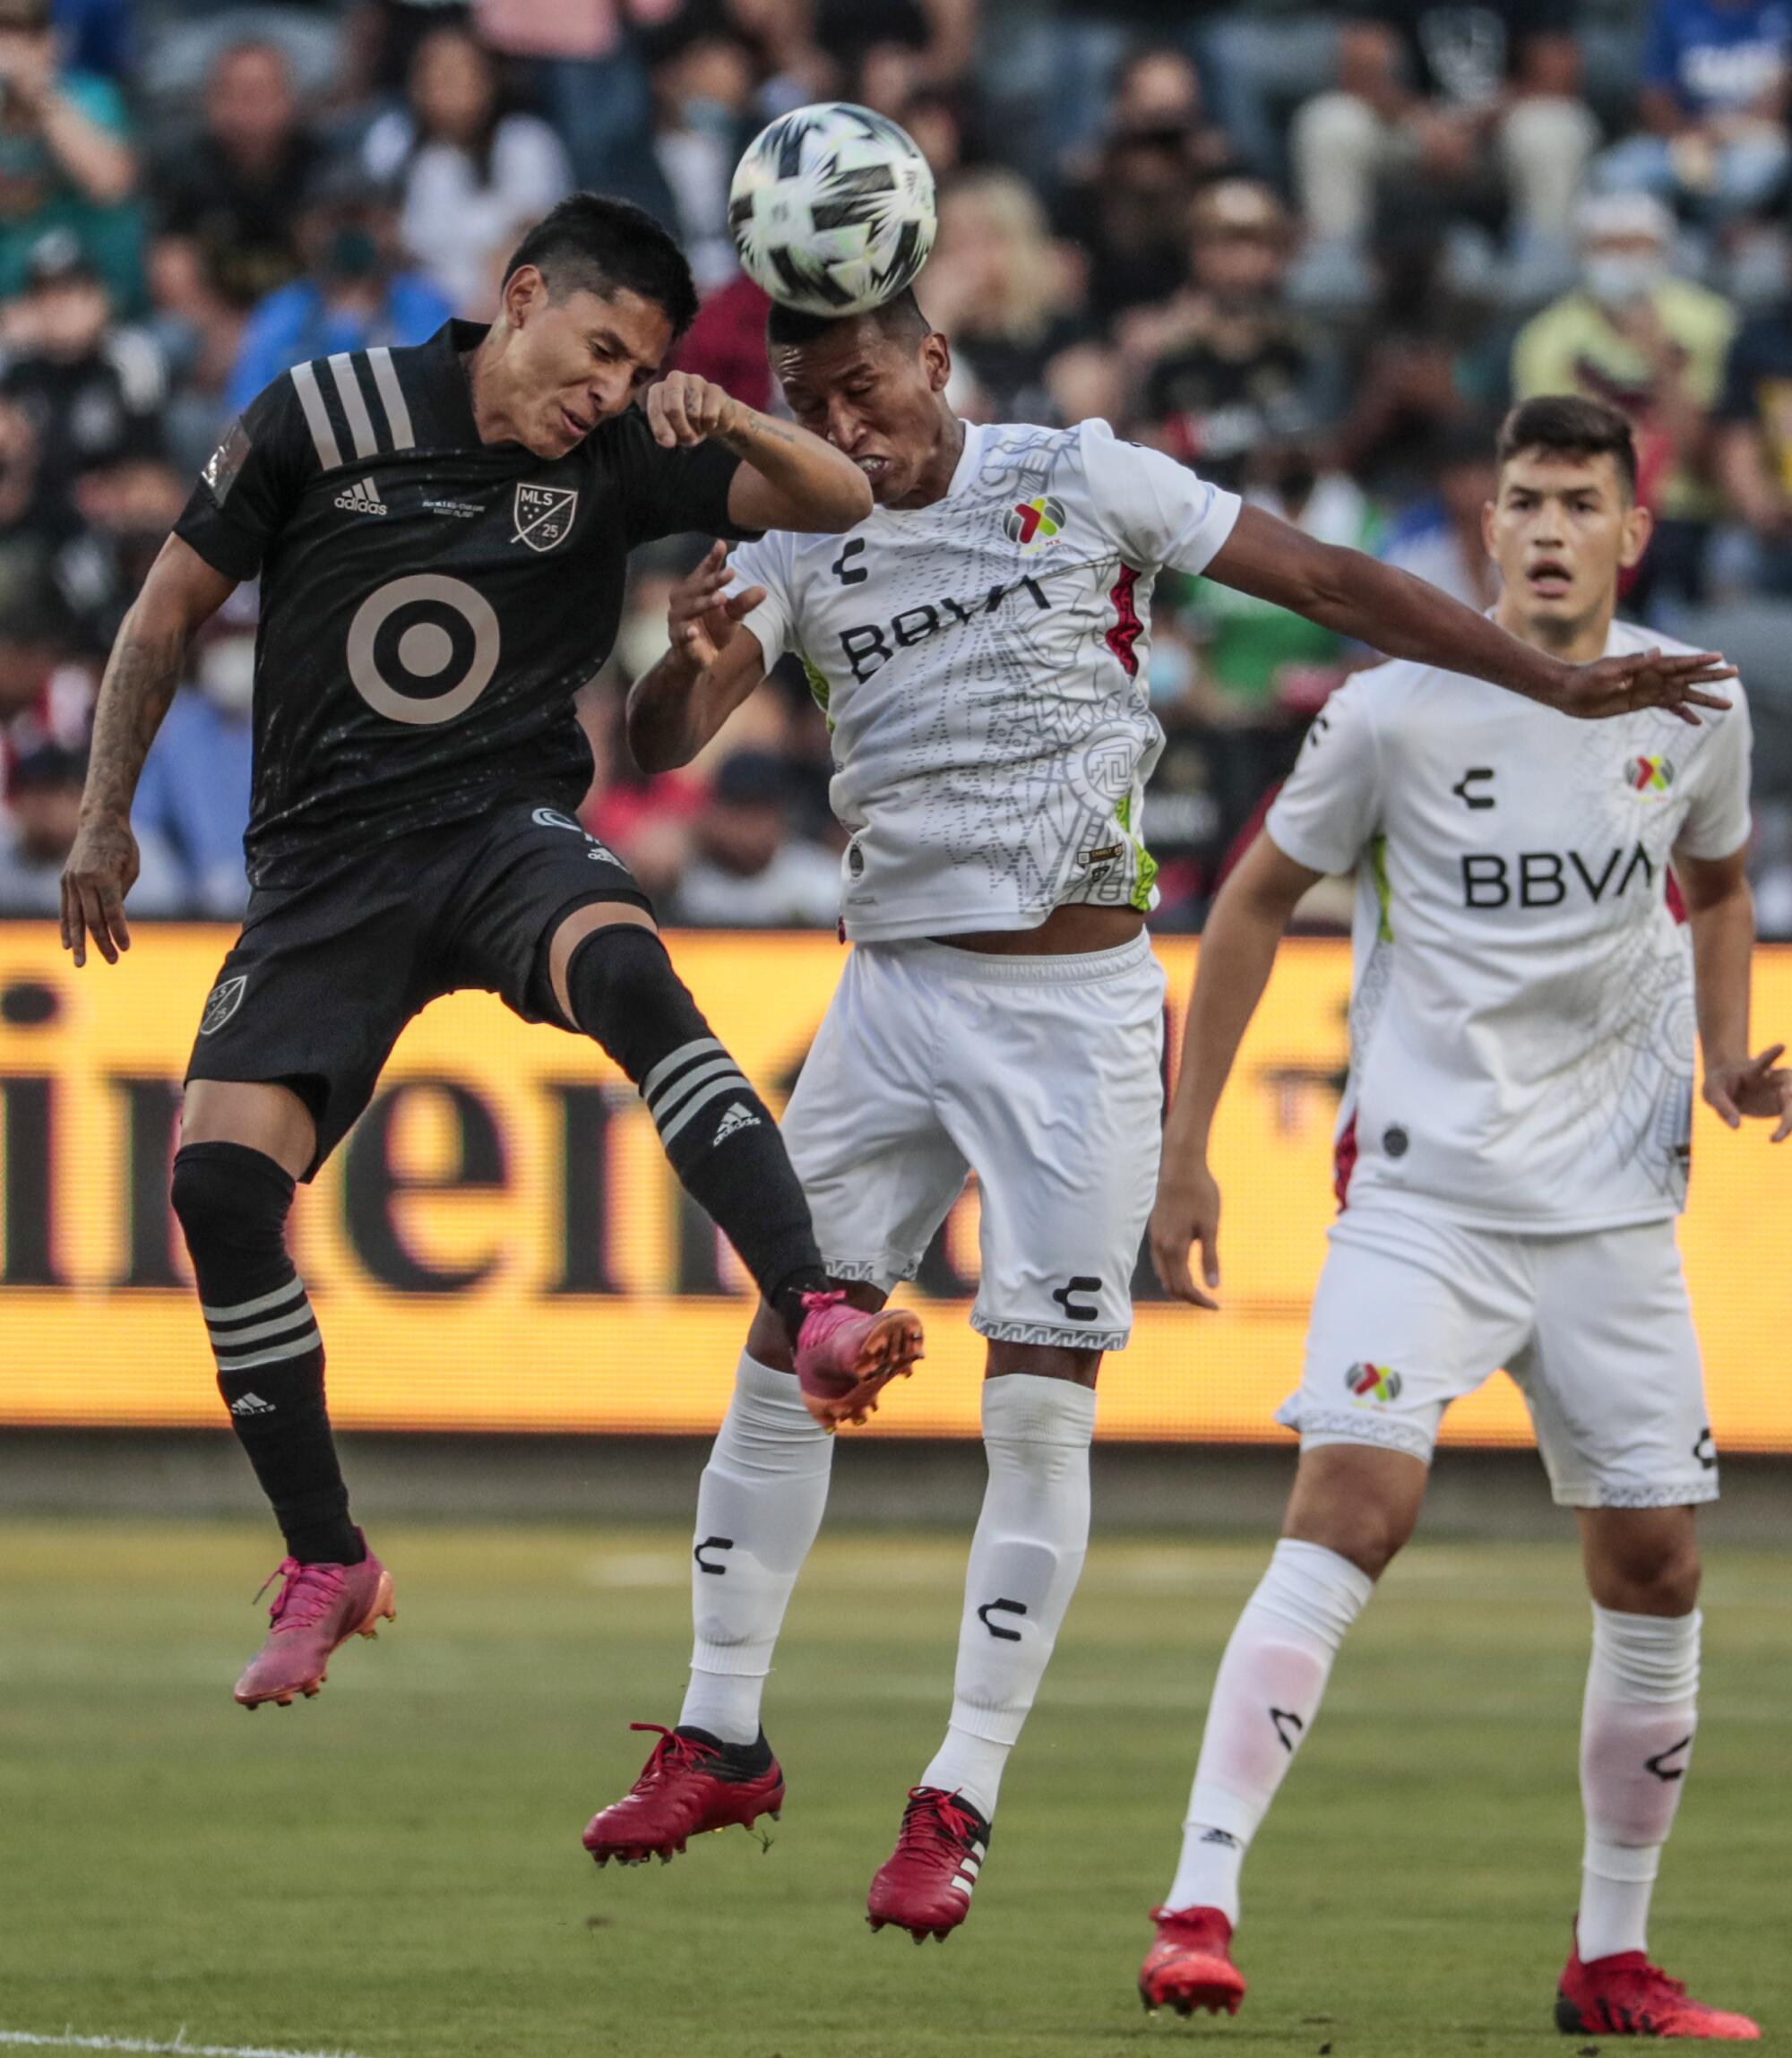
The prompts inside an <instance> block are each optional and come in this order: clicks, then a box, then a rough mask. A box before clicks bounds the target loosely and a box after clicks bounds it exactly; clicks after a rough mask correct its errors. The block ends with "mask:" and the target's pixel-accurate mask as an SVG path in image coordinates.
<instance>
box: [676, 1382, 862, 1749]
mask: <svg viewBox="0 0 1792 2058" xmlns="http://www.w3.org/2000/svg"><path fill="white" fill-rule="evenodd" d="M833 1455H834V1440H833V1438H832V1437H831V1436H830V1435H829V1434H828V1433H827V1431H826V1430H825V1429H823V1427H822V1425H820V1424H819V1423H818V1422H817V1421H816V1420H815V1419H814V1416H812V1415H811V1414H810V1413H809V1411H808V1409H807V1408H806V1407H805V1406H804V1405H803V1396H802V1392H801V1391H800V1389H799V1388H798V1387H797V1381H796V1377H795V1375H794V1374H793V1373H788V1372H776V1371H774V1370H773V1369H772V1368H771V1366H770V1365H761V1364H760V1362H759V1360H758V1359H757V1358H755V1357H753V1356H749V1355H748V1354H747V1353H746V1352H745V1351H742V1353H741V1354H740V1365H739V1368H738V1370H737V1372H736V1373H735V1387H734V1399H733V1400H732V1401H730V1402H729V1404H728V1413H727V1415H726V1416H723V1418H722V1425H721V1429H720V1431H719V1434H717V1437H716V1441H715V1447H714V1449H713V1450H712V1451H711V1452H710V1461H709V1463H708V1464H707V1465H706V1466H705V1467H704V1468H703V1479H702V1485H701V1486H700V1487H699V1488H698V1489H697V1531H696V1547H695V1549H694V1552H693V1554H692V1564H691V1616H692V1621H693V1623H694V1627H695V1632H696V1641H695V1644H694V1648H693V1649H692V1652H691V1683H690V1685H689V1687H688V1688H687V1689H686V1691H685V1706H684V1708H683V1709H682V1710H681V1712H680V1714H679V1717H678V1720H679V1721H680V1723H682V1724H686V1725H689V1726H693V1727H695V1728H698V1729H707V1730H708V1731H709V1732H710V1734H711V1735H712V1736H719V1737H720V1738H721V1740H722V1741H723V1743H725V1744H751V1743H752V1742H753V1740H754V1737H756V1736H757V1735H758V1734H759V1702H760V1697H761V1695H762V1693H763V1692H764V1689H765V1675H766V1674H767V1673H769V1672H770V1671H771V1653H772V1649H773V1648H774V1647H775V1645H776V1644H777V1641H778V1632H779V1629H780V1627H781V1625H782V1623H783V1621H784V1610H785V1608H786V1607H787V1606H788V1604H789V1599H790V1595H791V1592H792V1590H793V1589H794V1588H795V1587H796V1584H797V1573H798V1572H799V1571H801V1570H802V1569H803V1560H804V1559H805V1558H806V1557H807V1556H808V1554H809V1546H810V1545H811V1544H813V1543H814V1540H815V1531H816V1530H817V1529H818V1528H820V1527H821V1522H822V1511H823V1508H825V1507H826V1506H827V1501H828V1476H829V1473H830V1470H831V1468H832V1465H833Z"/></svg>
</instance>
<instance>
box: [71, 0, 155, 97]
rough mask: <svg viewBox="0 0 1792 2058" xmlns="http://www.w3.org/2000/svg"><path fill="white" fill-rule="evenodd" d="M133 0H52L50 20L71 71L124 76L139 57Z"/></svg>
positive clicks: (108, 76)
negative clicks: (137, 55)
mask: <svg viewBox="0 0 1792 2058" xmlns="http://www.w3.org/2000/svg"><path fill="white" fill-rule="evenodd" d="M134 14H135V7H134V0H52V4H51V8H50V19H51V21H52V22H54V24H55V26H56V34H57V36H58V37H59V38H60V39H61V42H62V50H63V59H64V62H65V64H66V65H68V68H69V69H70V71H72V72H97V73H99V75H100V76H101V77H102V78H107V79H119V80H122V79H123V78H124V77H125V73H126V72H127V71H128V70H129V68H130V65H131V64H132V61H133V59H134V57H135V56H136V45H137V38H136V22H135V20H134Z"/></svg>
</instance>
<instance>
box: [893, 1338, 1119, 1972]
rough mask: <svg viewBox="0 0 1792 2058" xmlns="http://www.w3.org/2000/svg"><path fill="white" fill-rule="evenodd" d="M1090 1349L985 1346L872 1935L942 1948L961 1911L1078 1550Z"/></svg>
mask: <svg viewBox="0 0 1792 2058" xmlns="http://www.w3.org/2000/svg"><path fill="white" fill-rule="evenodd" d="M1101 1356H1102V1354H1101V1353H1100V1352H1099V1351H1096V1350H1071V1349H1066V1348H1060V1347H1057V1346H1054V1345H1039V1344H1016V1343H1008V1342H996V1341H992V1342H991V1343H990V1346H989V1359H988V1367H987V1372H986V1377H985V1379H984V1383H983V1442H984V1449H985V1451H986V1454H987V1457H988V1462H989V1484H988V1486H987V1488H986V1491H985V1494H984V1500H983V1511H982V1513H981V1514H980V1515H979V1517H978V1524H977V1533H976V1535H975V1537H973V1538H972V1540H971V1546H970V1563H969V1566H968V1568H967V1570H966V1574H965V1596H964V1614H963V1617H962V1620H961V1626H960V1630H959V1645H958V1667H957V1672H956V1675H955V1676H954V1678H953V1682H952V1719H951V1724H950V1726H949V1727H948V1728H947V1731H946V1735H945V1741H944V1742H943V1744H941V1746H940V1748H939V1750H938V1751H937V1752H935V1756H934V1758H933V1761H932V1762H931V1763H930V1764H929V1765H928V1766H927V1768H926V1770H925V1771H924V1772H923V1773H922V1775H921V1778H920V1781H919V1783H918V1785H917V1786H915V1787H912V1788H910V1790H909V1804H908V1807H907V1809H906V1810H905V1812H904V1814H903V1817H902V1828H901V1833H900V1836H899V1838H898V1839H897V1844H896V1849H895V1851H894V1853H893V1854H892V1856H891V1857H890V1858H889V1859H888V1860H887V1861H886V1862H885V1863H884V1864H883V1865H882V1866H881V1867H880V1868H879V1870H878V1872H877V1873H876V1874H875V1876H874V1878H873V1880H872V1882H871V1890H870V1893H869V1895H868V1897H867V1899H866V1920H867V1921H868V1922H869V1923H870V1925H871V1926H872V1928H873V1929H874V1930H876V1929H882V1928H883V1927H884V1925H886V1924H890V1925H894V1926H895V1927H897V1928H899V1929H906V1930H907V1931H908V1932H909V1934H910V1935H911V1936H912V1937H913V1938H914V1939H915V1941H916V1942H917V1943H919V1942H923V1941H924V1939H926V1937H927V1936H929V1935H932V1936H936V1937H938V1938H939V1939H940V1940H941V1941H942V1942H943V1941H944V1940H945V1938H946V1937H947V1936H949V1935H950V1934H951V1933H952V1931H953V1930H954V1929H955V1928H957V1926H958V1925H959V1924H960V1923H961V1922H962V1921H963V1920H964V1918H965V1916H966V1914H967V1913H968V1912H969V1907H970V1896H971V1890H972V1889H973V1888H974V1887H975V1886H976V1884H977V1879H978V1873H979V1872H980V1871H981V1869H982V1865H983V1862H984V1859H985V1856H986V1854H987V1850H988V1846H989V1836H990V1824H991V1821H992V1819H993V1817H994V1816H995V1802H996V1796H997V1794H998V1793H999V1791H1000V1788H1001V1785H1002V1773H1003V1770H1004V1767H1005V1765H1006V1763H1007V1761H1008V1754H1009V1752H1011V1751H1012V1749H1013V1747H1014V1744H1015V1743H1016V1742H1017V1740H1018V1739H1019V1737H1020V1735H1021V1726H1022V1725H1023V1724H1024V1723H1025V1721H1026V1719H1027V1714H1028V1711H1029V1709H1030V1708H1031V1707H1032V1705H1033V1697H1034V1695H1035V1693H1037V1692H1038V1685H1039V1681H1040V1680H1041V1678H1043V1676H1044V1675H1045V1669H1046V1666H1047V1661H1048V1660H1049V1658H1050V1657H1051V1654H1052V1647H1053V1645H1054V1643H1055V1641H1056V1640H1057V1633H1058V1630H1059V1628H1060V1626H1061V1625H1062V1623H1063V1622H1064V1612H1065V1610H1066V1609H1067V1608H1068V1607H1069V1606H1070V1599H1071V1596H1072V1595H1073V1593H1074V1592H1075V1591H1076V1582H1077V1580H1078V1578H1079V1577H1080V1576H1081V1571H1082V1561H1083V1558H1084V1556H1085V1554H1086V1553H1087V1551H1088V1548H1089V1447H1090V1440H1091V1438H1092V1437H1093V1435H1094V1433H1095V1382H1096V1377H1097V1374H1098V1372H1099V1370H1100V1366H1101Z"/></svg>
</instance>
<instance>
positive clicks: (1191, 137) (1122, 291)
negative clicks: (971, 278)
mask: <svg viewBox="0 0 1792 2058" xmlns="http://www.w3.org/2000/svg"><path fill="white" fill-rule="evenodd" d="M1227 168H1228V148H1227V143H1226V139H1225V137H1224V136H1223V135H1222V134H1221V133H1219V132H1218V131H1217V130H1214V129H1211V128H1210V127H1208V126H1207V125H1206V124H1205V123H1204V122H1203V120H1202V109H1201V75H1200V73H1198V72H1197V71H1196V70H1195V68H1194V66H1193V64H1192V63H1191V62H1190V61H1189V59H1188V58H1187V57H1185V56H1183V54H1182V53H1181V52H1180V51H1178V50H1175V49H1165V48H1152V49H1148V50H1144V51H1142V52H1141V53H1140V54H1139V55H1138V56H1135V57H1133V58H1132V59H1131V60H1130V61H1129V62H1128V63H1126V64H1125V65H1123V66H1122V67H1121V69H1120V71H1119V73H1118V74H1117V75H1116V79H1115V82H1114V95H1113V99H1112V102H1111V104H1110V107H1109V109H1108V118H1107V133H1106V134H1105V135H1104V137H1103V139H1102V141H1101V142H1100V143H1099V144H1098V147H1097V150H1096V151H1095V153H1094V157H1093V160H1092V162H1090V164H1088V165H1086V166H1085V167H1084V168H1082V169H1081V171H1080V172H1077V173H1075V174H1073V177H1072V178H1071V179H1070V181H1069V183H1068V184H1067V185H1065V186H1064V189H1063V191H1062V192H1061V193H1060V194H1059V196H1058V202H1057V208H1056V220H1057V227H1058V230H1059V233H1060V234H1061V235H1063V236H1064V237H1068V238H1069V239H1070V240H1071V241H1072V242H1073V243H1074V244H1076V245H1078V246H1079V247H1081V249H1082V250H1084V251H1085V252H1087V254H1088V257H1089V298H1090V305H1091V306H1096V307H1099V308H1100V309H1101V310H1102V311H1103V312H1104V313H1105V314H1107V315H1109V316H1112V315H1115V314H1121V313H1123V312H1124V310H1125V309H1127V308H1129V307H1136V306H1142V305H1144V304H1146V303H1148V302H1150V301H1155V300H1165V299H1167V298H1168V297H1169V296H1170V295H1171V294H1172V293H1174V292H1175V291H1176V289H1177V288H1178V287H1180V286H1181V285H1182V283H1183V281H1184V279H1185V275H1186V274H1185V265H1186V262H1187V257H1186V225H1187V220H1188V209H1189V203H1190V202H1191V201H1192V200H1193V196H1194V193H1195V190H1196V188H1197V187H1198V186H1199V185H1201V184H1202V182H1203V181H1204V180H1206V179H1208V178H1211V177H1217V176H1219V174H1220V173H1221V172H1223V171H1225V170H1226V169H1227Z"/></svg>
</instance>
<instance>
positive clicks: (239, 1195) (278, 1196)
mask: <svg viewBox="0 0 1792 2058" xmlns="http://www.w3.org/2000/svg"><path fill="white" fill-rule="evenodd" d="M292 1195H293V1181H292V1175H290V1174H289V1173H288V1172H286V1171H285V1170H283V1169H282V1168H281V1167H280V1166H279V1165H277V1164H275V1162H274V1160H273V1159H272V1158H270V1157H268V1156H267V1155H266V1154H265V1153H264V1152H263V1151H260V1150H251V1149H250V1148H249V1146H248V1145H247V1144H245V1143H188V1144H185V1145H184V1146H183V1147H182V1148H181V1149H180V1150H177V1152H176V1153H175V1159H174V1176H173V1179H172V1181H171V1183H170V1186H169V1199H170V1201H171V1202H172V1204H173V1208H174V1211H175V1214H176V1216H177V1218H178V1219H179V1222H180V1227H181V1232H182V1234H183V1235H184V1236H185V1238H186V1247H187V1249H188V1250H189V1251H191V1252H193V1253H195V1255H196V1254H197V1253H199V1252H201V1251H221V1252H242V1253H254V1252H257V1251H260V1250H263V1249H265V1248H267V1247H269V1246H279V1245H280V1244H281V1242H282V1240H283V1238H284V1236H285V1231H286V1218H287V1215H288V1213H289V1210H290V1209H291V1207H292Z"/></svg>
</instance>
